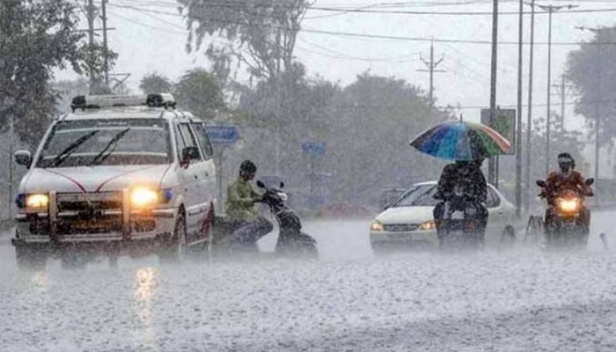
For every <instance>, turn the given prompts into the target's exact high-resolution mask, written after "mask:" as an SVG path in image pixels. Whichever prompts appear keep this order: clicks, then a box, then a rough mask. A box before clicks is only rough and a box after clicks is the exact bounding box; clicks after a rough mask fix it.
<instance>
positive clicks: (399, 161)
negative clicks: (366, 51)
mask: <svg viewBox="0 0 616 352" xmlns="http://www.w3.org/2000/svg"><path fill="white" fill-rule="evenodd" d="M430 116H431V114H430V108H429V103H428V100H427V99H426V97H425V96H423V94H422V92H421V90H420V89H419V88H418V87H416V86H413V85H411V84H409V83H408V82H406V81H404V80H401V79H396V78H391V77H380V76H375V75H371V74H369V73H363V74H361V75H359V76H358V77H357V80H356V81H355V82H353V83H352V84H351V85H349V86H347V87H345V88H344V90H343V91H342V93H341V94H340V95H339V96H338V97H337V98H336V99H335V102H334V105H333V113H332V122H331V126H330V128H329V130H330V132H329V137H328V146H329V151H328V153H329V154H328V158H327V161H328V162H327V166H325V167H326V168H327V169H328V170H331V172H332V175H333V176H332V181H331V182H332V183H333V184H334V185H335V187H336V189H335V192H336V193H337V195H338V196H339V197H342V198H343V199H345V200H351V201H354V202H356V203H360V204H376V203H375V199H376V197H378V194H379V192H380V191H381V189H382V188H383V187H390V186H398V187H406V186H409V185H410V184H412V183H413V182H419V181H426V180H434V179H436V178H437V177H438V175H439V173H440V169H441V167H442V165H443V164H444V162H442V161H439V160H437V159H435V158H432V157H429V156H426V155H423V154H421V153H419V152H418V151H416V150H414V149H413V148H412V147H410V145H409V142H410V140H411V139H412V138H413V137H415V136H416V135H417V134H419V133H420V132H421V131H423V130H425V129H427V128H428V127H430V126H433V125H435V124H437V123H439V122H442V121H445V120H447V119H448V118H449V115H448V114H446V113H444V112H441V111H434V112H433V113H432V117H430Z"/></svg>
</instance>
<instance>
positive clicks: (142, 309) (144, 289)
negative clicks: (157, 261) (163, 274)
mask: <svg viewBox="0 0 616 352" xmlns="http://www.w3.org/2000/svg"><path fill="white" fill-rule="evenodd" d="M158 276H159V271H158V269H157V268H151V267H150V268H139V269H137V271H135V277H134V280H135V287H134V292H133V296H134V299H135V303H136V304H135V306H136V311H137V317H138V319H139V322H140V323H141V327H142V329H141V330H137V331H136V334H137V336H136V337H137V339H138V340H139V342H140V345H141V346H142V347H143V348H144V349H146V350H158V348H157V343H156V335H155V331H154V328H153V326H152V299H153V298H154V296H155V295H156V293H157V290H158Z"/></svg>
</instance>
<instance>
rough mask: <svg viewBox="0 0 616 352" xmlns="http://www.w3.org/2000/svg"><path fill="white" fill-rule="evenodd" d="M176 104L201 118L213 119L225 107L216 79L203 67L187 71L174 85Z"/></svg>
mask: <svg viewBox="0 0 616 352" xmlns="http://www.w3.org/2000/svg"><path fill="white" fill-rule="evenodd" d="M175 97H176V99H177V102H178V105H179V106H180V107H182V108H185V109H187V110H189V111H191V112H192V113H193V114H195V115H197V116H199V117H201V118H203V119H215V118H216V117H217V114H218V112H219V111H221V110H223V109H225V106H226V105H225V102H224V97H223V93H222V89H221V87H220V84H219V83H218V81H217V80H216V79H215V78H214V76H212V75H211V74H210V73H208V72H207V71H206V70H204V69H200V68H197V69H192V70H189V71H187V72H186V73H185V74H184V76H182V78H181V79H180V81H179V82H178V83H177V85H176V86H175Z"/></svg>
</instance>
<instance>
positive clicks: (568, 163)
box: [558, 153, 575, 172]
mask: <svg viewBox="0 0 616 352" xmlns="http://www.w3.org/2000/svg"><path fill="white" fill-rule="evenodd" d="M558 167H560V171H562V172H569V170H571V169H575V160H574V159H573V157H572V156H571V154H569V153H560V154H558Z"/></svg>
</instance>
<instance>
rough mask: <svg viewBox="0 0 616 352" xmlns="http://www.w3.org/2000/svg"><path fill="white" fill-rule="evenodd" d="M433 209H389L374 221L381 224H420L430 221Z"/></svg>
mask: <svg viewBox="0 0 616 352" xmlns="http://www.w3.org/2000/svg"><path fill="white" fill-rule="evenodd" d="M433 209H434V207H398V208H389V209H387V210H385V211H384V212H382V213H381V214H379V215H378V216H377V217H376V220H378V221H380V222H381V223H383V224H421V223H423V222H425V221H428V220H431V219H432V218H433V216H432V210H433Z"/></svg>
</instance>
